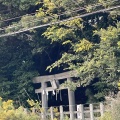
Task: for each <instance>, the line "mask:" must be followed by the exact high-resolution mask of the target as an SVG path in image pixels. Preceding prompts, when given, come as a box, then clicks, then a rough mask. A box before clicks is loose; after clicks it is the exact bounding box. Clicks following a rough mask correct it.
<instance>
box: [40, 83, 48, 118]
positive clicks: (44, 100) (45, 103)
mask: <svg viewBox="0 0 120 120" xmlns="http://www.w3.org/2000/svg"><path fill="white" fill-rule="evenodd" d="M41 87H42V90H43V91H42V92H41V97H42V108H43V116H42V118H43V119H45V118H46V112H47V108H48V100H47V93H46V87H47V83H46V82H41Z"/></svg>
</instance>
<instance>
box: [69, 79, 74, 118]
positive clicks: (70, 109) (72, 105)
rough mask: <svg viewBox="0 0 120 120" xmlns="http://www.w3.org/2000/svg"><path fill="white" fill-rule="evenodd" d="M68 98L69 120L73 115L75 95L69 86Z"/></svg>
mask: <svg viewBox="0 0 120 120" xmlns="http://www.w3.org/2000/svg"><path fill="white" fill-rule="evenodd" d="M67 81H70V82H71V81H72V78H67ZM68 100H69V111H70V120H74V118H75V115H74V111H75V95H74V91H71V90H70V88H68Z"/></svg>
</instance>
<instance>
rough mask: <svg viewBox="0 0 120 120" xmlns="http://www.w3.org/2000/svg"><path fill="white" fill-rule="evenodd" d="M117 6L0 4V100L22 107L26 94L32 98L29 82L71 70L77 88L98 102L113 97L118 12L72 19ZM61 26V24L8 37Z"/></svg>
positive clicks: (79, 1) (119, 41)
mask: <svg viewBox="0 0 120 120" xmlns="http://www.w3.org/2000/svg"><path fill="white" fill-rule="evenodd" d="M119 4H120V1H119V0H118V1H115V0H113V1H110V0H57V1H55V0H42V1H39V0H20V1H19V2H18V1H17V2H16V1H14V0H11V1H8V0H0V36H1V35H4V34H6V35H7V36H6V37H0V56H1V59H0V82H1V84H0V89H1V90H0V96H2V97H4V98H5V99H7V98H13V99H15V100H20V101H22V100H24V99H26V98H27V97H28V94H29V95H30V96H34V94H33V93H34V90H33V85H32V78H33V77H34V76H37V75H39V74H40V75H45V74H54V73H58V72H61V71H64V70H75V71H76V72H77V74H78V76H79V81H80V83H81V86H84V87H87V88H89V89H91V91H92V92H93V94H94V95H95V97H96V98H97V99H99V98H102V97H103V96H104V95H108V93H109V91H111V90H113V91H115V90H116V89H117V87H116V83H117V82H118V81H119V72H120V68H119V64H120V63H119V59H120V56H119V52H120V23H119V20H120V12H119V10H120V9H119V8H117V9H114V10H111V11H103V12H102V11H100V12H98V13H93V14H90V15H86V16H83V17H77V18H76V19H75V18H74V17H76V16H80V15H83V14H86V13H90V12H94V11H98V10H101V9H105V8H106V9H107V8H111V7H114V6H117V5H119ZM23 15H24V16H23ZM19 16H21V17H19ZM15 17H17V18H15ZM11 18H13V19H11ZM69 18H70V19H71V18H72V19H71V20H67V19H69ZM7 19H9V21H8V20H7ZM62 20H66V21H65V22H61V23H57V24H54V25H49V26H45V27H41V28H38V29H31V30H30V31H26V32H23V33H20V34H15V35H12V36H11V35H10V36H9V35H8V34H11V33H14V32H17V31H23V30H26V29H28V28H31V27H34V26H37V25H44V24H47V23H52V22H53V23H54V22H59V21H62ZM46 69H47V70H46ZM48 70H50V72H49V71H48ZM93 88H94V89H93Z"/></svg>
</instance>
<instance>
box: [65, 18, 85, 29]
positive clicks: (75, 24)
mask: <svg viewBox="0 0 120 120" xmlns="http://www.w3.org/2000/svg"><path fill="white" fill-rule="evenodd" d="M82 22H83V20H82V18H77V19H74V20H70V21H67V22H65V23H63V24H64V25H66V26H68V27H71V28H75V27H77V28H83V24H82Z"/></svg>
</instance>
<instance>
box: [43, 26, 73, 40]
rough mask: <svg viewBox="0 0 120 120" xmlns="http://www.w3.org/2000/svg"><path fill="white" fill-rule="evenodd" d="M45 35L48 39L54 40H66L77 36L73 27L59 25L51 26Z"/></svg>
mask: <svg viewBox="0 0 120 120" xmlns="http://www.w3.org/2000/svg"><path fill="white" fill-rule="evenodd" d="M43 35H44V36H45V37H47V38H48V39H51V40H52V42H53V41H59V40H62V41H65V40H66V39H67V38H73V37H74V36H75V35H74V32H73V30H72V29H66V28H63V27H57V26H52V27H49V28H48V29H47V30H46V32H44V33H43Z"/></svg>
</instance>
